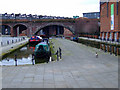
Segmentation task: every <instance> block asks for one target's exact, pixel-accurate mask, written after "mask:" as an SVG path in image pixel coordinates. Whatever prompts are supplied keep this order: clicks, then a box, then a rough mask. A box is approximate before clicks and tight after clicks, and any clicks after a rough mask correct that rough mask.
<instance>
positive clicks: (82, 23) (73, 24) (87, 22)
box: [0, 18, 99, 37]
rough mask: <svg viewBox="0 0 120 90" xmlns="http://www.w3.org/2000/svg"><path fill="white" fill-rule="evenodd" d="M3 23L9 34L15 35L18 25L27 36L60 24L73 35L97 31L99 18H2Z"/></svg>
mask: <svg viewBox="0 0 120 90" xmlns="http://www.w3.org/2000/svg"><path fill="white" fill-rule="evenodd" d="M1 22H2V24H1V25H0V26H3V25H7V26H9V27H10V33H11V36H17V35H16V34H15V32H16V30H17V27H18V26H23V27H24V28H23V29H25V30H26V32H27V36H28V37H30V36H31V35H34V34H36V33H37V32H39V31H40V30H41V29H42V28H44V27H47V26H51V25H57V26H62V27H64V28H67V29H68V30H70V31H71V32H72V33H73V34H74V35H79V34H81V33H84V34H85V33H87V34H91V33H92V34H94V33H96V32H99V24H98V22H99V20H98V19H86V18H79V19H41V20H32V21H29V20H2V21H1Z"/></svg>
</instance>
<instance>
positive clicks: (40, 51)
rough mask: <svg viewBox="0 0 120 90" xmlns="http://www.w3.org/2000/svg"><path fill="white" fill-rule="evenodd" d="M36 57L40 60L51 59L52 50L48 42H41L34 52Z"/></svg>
mask: <svg viewBox="0 0 120 90" xmlns="http://www.w3.org/2000/svg"><path fill="white" fill-rule="evenodd" d="M34 55H35V57H39V58H43V57H44V58H49V56H50V49H49V46H48V44H47V43H46V42H41V43H39V44H37V45H36V46H35V51H34Z"/></svg>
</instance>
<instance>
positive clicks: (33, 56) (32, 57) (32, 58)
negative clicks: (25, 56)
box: [32, 54, 34, 65]
mask: <svg viewBox="0 0 120 90" xmlns="http://www.w3.org/2000/svg"><path fill="white" fill-rule="evenodd" d="M32 65H34V54H32Z"/></svg>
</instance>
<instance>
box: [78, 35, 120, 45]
mask: <svg viewBox="0 0 120 90" xmlns="http://www.w3.org/2000/svg"><path fill="white" fill-rule="evenodd" d="M79 38H80V39H84V40H90V41H96V42H102V43H108V44H115V45H120V42H116V41H107V40H100V39H94V38H87V37H79Z"/></svg>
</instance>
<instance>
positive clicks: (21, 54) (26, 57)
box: [0, 44, 46, 65]
mask: <svg viewBox="0 0 120 90" xmlns="http://www.w3.org/2000/svg"><path fill="white" fill-rule="evenodd" d="M34 50H35V45H34V44H32V45H30V44H28V45H26V46H24V47H23V48H21V49H18V50H16V51H15V52H13V53H11V54H9V55H8V56H7V57H5V58H4V59H3V60H2V61H0V65H15V55H17V65H27V64H31V65H32V64H38V63H44V62H46V60H45V59H42V58H34V60H33V59H32V54H33V53H34Z"/></svg>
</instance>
